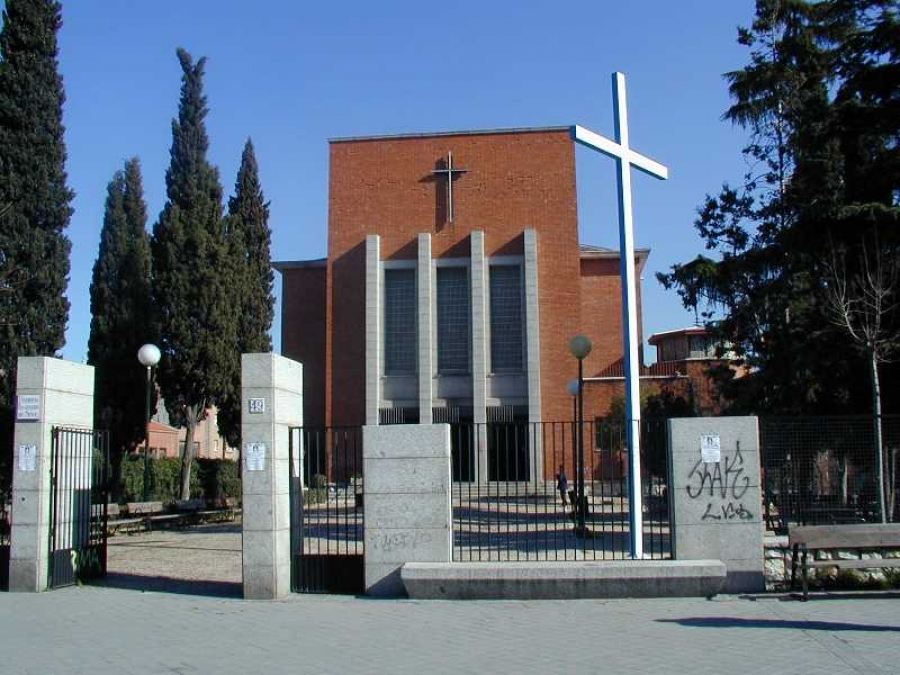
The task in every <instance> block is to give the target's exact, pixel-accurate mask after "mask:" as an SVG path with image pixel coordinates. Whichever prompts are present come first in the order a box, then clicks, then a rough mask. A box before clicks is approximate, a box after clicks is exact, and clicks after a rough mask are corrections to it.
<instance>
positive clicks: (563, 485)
mask: <svg viewBox="0 0 900 675" xmlns="http://www.w3.org/2000/svg"><path fill="white" fill-rule="evenodd" d="M556 489H557V490H559V497H560V499H562V505H563V507H566V506H568V502H567V501H566V493H567V492H568V491H569V479H568V478H566V470H565V468H564V467H563V465H562V464H560V465H559V473H558V474H556Z"/></svg>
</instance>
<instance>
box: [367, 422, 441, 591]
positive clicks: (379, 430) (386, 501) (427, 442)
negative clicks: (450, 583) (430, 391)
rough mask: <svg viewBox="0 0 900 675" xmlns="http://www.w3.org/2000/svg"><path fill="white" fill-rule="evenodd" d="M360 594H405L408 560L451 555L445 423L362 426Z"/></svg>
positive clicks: (420, 560) (437, 559) (439, 559)
mask: <svg viewBox="0 0 900 675" xmlns="http://www.w3.org/2000/svg"><path fill="white" fill-rule="evenodd" d="M363 467H364V468H363V481H364V482H365V494H366V525H365V551H366V552H365V575H366V594H367V595H376V596H398V595H405V594H406V590H405V589H404V586H403V581H402V580H401V578H400V568H401V567H403V564H404V563H408V562H440V563H449V562H450V561H451V559H452V555H453V530H452V525H453V509H452V506H451V490H452V481H451V475H450V425H449V424H396V425H386V426H365V427H363Z"/></svg>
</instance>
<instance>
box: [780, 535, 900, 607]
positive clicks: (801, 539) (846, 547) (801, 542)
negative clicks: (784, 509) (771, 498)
mask: <svg viewBox="0 0 900 675" xmlns="http://www.w3.org/2000/svg"><path fill="white" fill-rule="evenodd" d="M788 544H789V545H790V547H791V549H792V554H791V588H792V589H793V588H794V587H795V583H796V578H797V563H798V558H799V563H800V571H801V576H802V580H803V599H804V600H806V599H807V598H808V597H809V569H810V568H811V567H836V568H843V569H878V568H882V567H900V558H889V557H887V556H886V555H885V553H886V552H887V551H891V550H894V551H896V550H900V523H888V524H886V525H870V524H864V525H811V526H804V527H794V528H791V529H790V531H789V533H788ZM816 551H821V552H829V553H833V552H836V551H854V552H856V553H857V555H859V557H858V558H851V559H843V558H820V559H816V557H815V553H816ZM867 552H869V553H875V554H876V555H875V556H874V557H870V558H863V557H862V555H863V554H864V553H867Z"/></svg>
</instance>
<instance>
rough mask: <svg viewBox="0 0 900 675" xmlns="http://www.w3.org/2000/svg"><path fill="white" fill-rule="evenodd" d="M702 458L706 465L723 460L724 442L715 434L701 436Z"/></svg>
mask: <svg viewBox="0 0 900 675" xmlns="http://www.w3.org/2000/svg"><path fill="white" fill-rule="evenodd" d="M700 457H701V458H702V459H703V461H704V462H705V463H706V464H714V463H716V462H719V461H721V460H722V441H721V439H720V438H719V437H718V436H714V435H713V434H701V436H700Z"/></svg>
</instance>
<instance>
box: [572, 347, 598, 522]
mask: <svg viewBox="0 0 900 675" xmlns="http://www.w3.org/2000/svg"><path fill="white" fill-rule="evenodd" d="M592 347H593V345H592V344H591V341H590V339H589V338H588V337H586V336H584V335H576V336H575V337H573V338H572V339H571V340H569V352H570V353H571V354H572V356H574V357H575V358H576V359H578V380H577V384H578V420H577V424H576V431H577V433H578V470H577V474H576V480H577V482H576V490H577V492H576V495H575V499H576V502H575V534H576V535H578V536H584V534H585V529H584V519H585V516H586V515H587V514H586V511H587V508H586V507H587V504H585V498H584V359H585V357H587V355H588V354H590V353H591V348H592Z"/></svg>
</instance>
